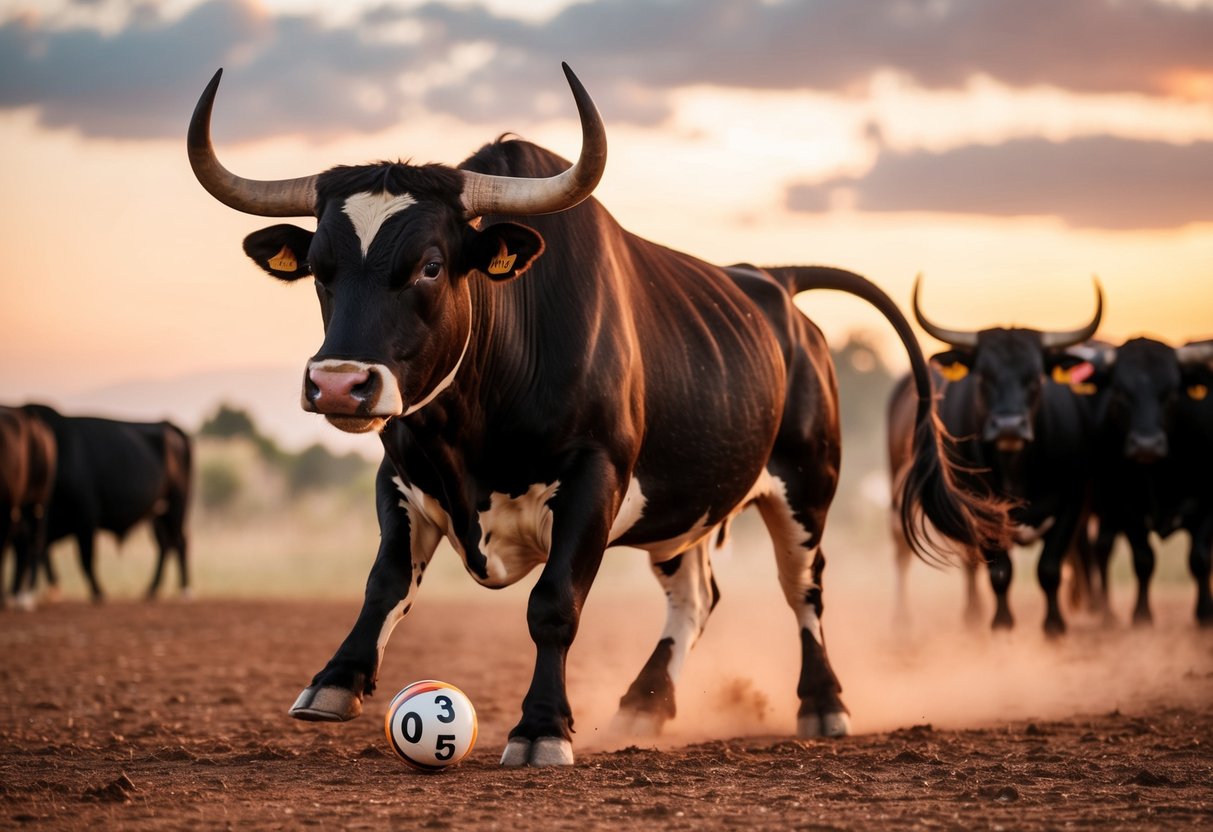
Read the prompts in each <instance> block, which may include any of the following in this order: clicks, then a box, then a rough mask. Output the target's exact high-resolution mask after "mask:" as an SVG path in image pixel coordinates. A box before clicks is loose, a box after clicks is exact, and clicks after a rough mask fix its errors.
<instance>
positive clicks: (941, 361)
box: [931, 350, 973, 381]
mask: <svg viewBox="0 0 1213 832" xmlns="http://www.w3.org/2000/svg"><path fill="white" fill-rule="evenodd" d="M931 363H932V364H933V365H935V369H936V370H938V371H939V374H940V375H941V376H943V377H944V378H946V379H947V380H948V381H960V380H961V379H962V378H964V377H965V376H967V375H968V374H969V370H971V369H973V353H971V352H969V351H968V350H946V351H944V352H940V353H936V354H935V355H932V356H931Z"/></svg>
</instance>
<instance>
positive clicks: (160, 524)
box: [144, 515, 172, 601]
mask: <svg viewBox="0 0 1213 832" xmlns="http://www.w3.org/2000/svg"><path fill="white" fill-rule="evenodd" d="M152 531H153V533H154V534H155V535H156V571H155V572H153V573H152V582H151V584H150V585H149V586H148V588H147V592H146V593H145V595H144V597H145V598H147V600H149V601H154V600H155V599H156V595H157V594H158V593H159V592H160V580H161V579H162V578H163V577H164V562H165V560H167V559H168V552H169V549H170V547H171V546H172V541H171V540H170V538H169V531H168V529H167V528H166V527H165V524H164V515H160V516H159V517H156V518H155V519H154V520H152Z"/></svg>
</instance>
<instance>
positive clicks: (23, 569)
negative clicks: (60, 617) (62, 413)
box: [0, 407, 55, 609]
mask: <svg viewBox="0 0 1213 832" xmlns="http://www.w3.org/2000/svg"><path fill="white" fill-rule="evenodd" d="M54 483H55V437H54V434H53V433H51V429H50V428H49V427H48V426H47V425H46V424H45V423H44V422H43V421H42V420H40V419H38V418H37V417H35V416H33V415H32V414H30V413H27V412H25V411H24V410H21V409H20V408H14V407H0V579H2V576H3V572H4V570H3V568H2V567H3V564H4V560H3V558H4V555H5V553H6V552H7V550H8V548H9V546H10V545H11V546H12V548H13V553H14V561H15V564H14V567H13V582H12V594H13V598H14V602H15V604H16V606H18V607H20V608H22V609H32V608H33V592H32V589H33V582H34V575H35V566H36V563H37V558H38V556H39V553H41V552H42V551H43V549H44V548H45V546H46V535H47V526H46V523H47V509H48V507H49V505H50V501H51V493H52V489H53V488H54ZM3 604H4V592H3V589H2V588H0V606H2V605H3Z"/></svg>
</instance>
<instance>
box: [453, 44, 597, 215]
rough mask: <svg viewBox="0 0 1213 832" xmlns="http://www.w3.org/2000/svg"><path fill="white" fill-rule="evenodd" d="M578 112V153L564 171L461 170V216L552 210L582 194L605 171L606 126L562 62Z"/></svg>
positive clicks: (589, 190) (565, 206)
mask: <svg viewBox="0 0 1213 832" xmlns="http://www.w3.org/2000/svg"><path fill="white" fill-rule="evenodd" d="M561 66H562V67H564V74H565V77H566V78H568V81H569V88H570V89H571V90H572V91H573V99H574V100H575V101H576V102H577V112H578V114H579V115H580V116H581V156H580V158H578V159H577V162H576V163H575V164H574V165H573V166H572V167H571V168H569V169H568V170H566V171H565V172H564V173H561V174H558V175H556V176H552V177H549V178H547V179H525V178H518V177H512V176H490V175H488V174H484V173H476V172H474V171H463V207H464V216H465V217H466V218H467V219H472V218H474V217H479V216H483V215H484V214H521V215H528V214H553V213H556V212H557V211H565V210H567V209H569V208H572V207H573V206H574V205H576V204H577V203H579V202H581V201H582V200H583V199H585V198H586V197H588V196H589V195H590V194H591V193H592V192H593V190H594V187H595V186H596V185H597V184H598V180H599V179H601V178H602V172H603V171H604V170H605V169H606V152H607V144H606V130H605V129H604V128H603V126H602V117H601V116H599V115H598V108H597V107H595V106H594V101H593V99H591V98H590V94H589V93H588V92H586V91H585V87H583V86H582V85H581V82H580V81H579V80H577V76H576V75H574V74H573V70H571V69H569V65H568V64H565V63H562V64H561Z"/></svg>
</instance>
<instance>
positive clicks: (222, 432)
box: [198, 403, 287, 465]
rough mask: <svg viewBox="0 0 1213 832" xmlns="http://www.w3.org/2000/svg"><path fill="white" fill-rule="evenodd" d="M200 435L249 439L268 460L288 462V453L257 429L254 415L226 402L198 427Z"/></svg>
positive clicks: (281, 462) (278, 462) (279, 463)
mask: <svg viewBox="0 0 1213 832" xmlns="http://www.w3.org/2000/svg"><path fill="white" fill-rule="evenodd" d="M198 435H199V436H210V437H214V438H216V439H248V440H249V441H251V442H252V443H253V444H254V445H255V446H256V447H257V450H258V451H260V453H261V456H262V457H263V458H264V459H265V460H266V461H268V462H272V463H275V464H278V465H281V464H283V463H284V462H286V457H287V454H285V453H284V452H283V451H282V449H281V448H279V447H278V444H277V443H276V442H275V441H274V440H273V439H270V438H269V437H268V436H266V435H264V434H263V433H261V431H259V430H258V429H257V425H256V423H255V422H254V421H253V417H252V416H251V415H250V414H249V412H248V411H247V410H242V409H240V408H237V407H233V406H231V405H229V404H226V403H225V404H221V405H219V409H218V410H216V411H215V415H213V416H211V417H210V418H209V419H207V420H206V421H205V422H203V423H202V427H201V428H199V429H198Z"/></svg>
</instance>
